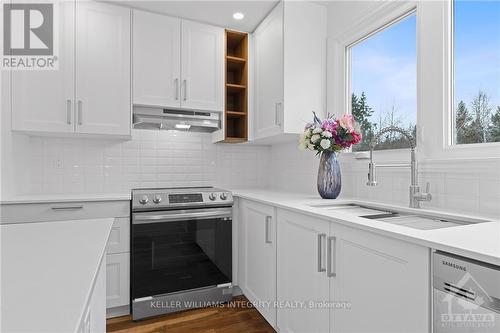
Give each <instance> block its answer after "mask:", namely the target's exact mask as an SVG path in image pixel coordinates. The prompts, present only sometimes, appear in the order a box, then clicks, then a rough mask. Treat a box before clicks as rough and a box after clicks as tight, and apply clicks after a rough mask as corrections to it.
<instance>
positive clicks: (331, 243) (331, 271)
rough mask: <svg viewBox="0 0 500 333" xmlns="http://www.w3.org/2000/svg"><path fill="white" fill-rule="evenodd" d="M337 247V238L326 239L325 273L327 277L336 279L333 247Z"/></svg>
mask: <svg viewBox="0 0 500 333" xmlns="http://www.w3.org/2000/svg"><path fill="white" fill-rule="evenodd" d="M336 245H337V237H328V256H329V258H328V261H327V272H326V275H327V276H328V277H336V276H337V272H336V267H335V266H336V260H335V254H336V253H335V247H336Z"/></svg>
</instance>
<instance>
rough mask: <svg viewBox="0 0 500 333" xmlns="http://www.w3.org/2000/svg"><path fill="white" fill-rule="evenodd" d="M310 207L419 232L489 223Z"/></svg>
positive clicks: (350, 206)
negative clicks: (418, 230)
mask: <svg viewBox="0 0 500 333" xmlns="http://www.w3.org/2000/svg"><path fill="white" fill-rule="evenodd" d="M310 207H314V208H320V209H324V210H328V211H338V212H341V213H343V214H350V215H354V216H357V217H361V218H366V219H370V220H376V221H381V222H386V223H390V224H395V225H401V226H405V227H409V228H413V229H420V230H433V229H441V228H450V227H458V226H463V225H468V224H475V223H483V222H489V221H487V220H480V219H468V218H461V217H453V218H441V217H438V216H433V215H430V214H418V213H417V214H415V213H413V212H412V213H409V212H404V211H398V210H393V209H384V208H380V207H377V206H371V205H362V204H355V203H328V204H317V205H310Z"/></svg>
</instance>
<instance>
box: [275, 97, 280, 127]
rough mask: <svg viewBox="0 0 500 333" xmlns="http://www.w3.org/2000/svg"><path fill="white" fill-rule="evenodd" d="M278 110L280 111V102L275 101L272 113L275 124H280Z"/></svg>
mask: <svg viewBox="0 0 500 333" xmlns="http://www.w3.org/2000/svg"><path fill="white" fill-rule="evenodd" d="M280 111H281V102H276V103H275V108H274V114H275V118H274V124H275V125H277V126H281V124H280V116H279V113H280Z"/></svg>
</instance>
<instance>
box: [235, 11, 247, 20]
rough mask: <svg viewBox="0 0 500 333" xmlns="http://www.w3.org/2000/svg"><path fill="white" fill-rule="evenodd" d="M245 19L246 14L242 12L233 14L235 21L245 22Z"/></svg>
mask: <svg viewBox="0 0 500 333" xmlns="http://www.w3.org/2000/svg"><path fill="white" fill-rule="evenodd" d="M244 17H245V14H243V13H240V12H236V13H234V14H233V18H234V19H235V20H243V18H244Z"/></svg>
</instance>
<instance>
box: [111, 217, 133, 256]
mask: <svg viewBox="0 0 500 333" xmlns="http://www.w3.org/2000/svg"><path fill="white" fill-rule="evenodd" d="M106 251H107V253H108V254H113V253H122V252H130V219H129V218H128V217H117V218H115V222H114V223H113V227H112V228H111V233H110V234H109V239H108V245H107V248H106Z"/></svg>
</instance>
